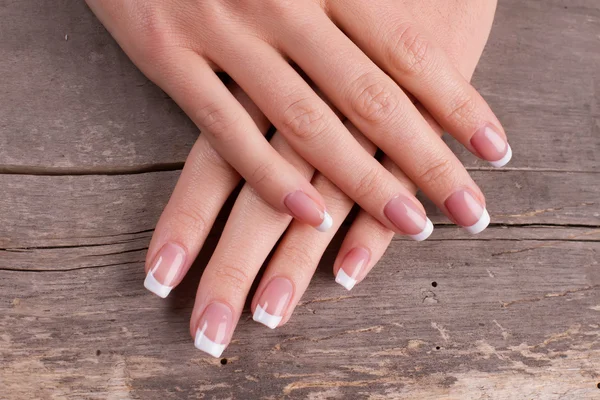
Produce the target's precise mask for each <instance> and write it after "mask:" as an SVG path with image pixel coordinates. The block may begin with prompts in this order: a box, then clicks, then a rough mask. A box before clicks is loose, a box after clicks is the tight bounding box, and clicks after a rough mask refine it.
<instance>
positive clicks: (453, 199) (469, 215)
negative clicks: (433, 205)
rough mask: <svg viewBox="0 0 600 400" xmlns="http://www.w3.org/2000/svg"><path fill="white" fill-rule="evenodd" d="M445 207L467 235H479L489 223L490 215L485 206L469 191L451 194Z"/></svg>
mask: <svg viewBox="0 0 600 400" xmlns="http://www.w3.org/2000/svg"><path fill="white" fill-rule="evenodd" d="M445 205H446V208H447V209H448V212H449V213H450V214H451V215H452V217H454V219H455V221H456V223H457V224H459V225H460V226H462V227H463V228H465V229H466V230H467V232H469V233H472V234H476V233H479V232H481V231H483V230H484V229H485V228H487V226H488V225H489V223H490V214H488V212H487V210H486V209H485V206H484V205H483V204H481V202H480V201H479V200H478V199H477V198H476V197H475V196H474V195H473V194H472V193H471V192H470V191H469V190H460V191H458V192H456V193H454V194H452V195H451V196H450V197H449V198H448V199H447V200H446V202H445Z"/></svg>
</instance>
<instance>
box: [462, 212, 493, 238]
mask: <svg viewBox="0 0 600 400" xmlns="http://www.w3.org/2000/svg"><path fill="white" fill-rule="evenodd" d="M489 224H490V214H489V213H488V212H487V210H486V209H485V208H484V209H483V214H481V217H480V218H479V221H477V222H476V223H475V224H474V225H471V226H465V227H464V228H465V229H466V230H467V232H469V233H472V234H474V235H475V234H477V233H479V232H482V231H483V230H484V229H485V228H487V226H488V225H489Z"/></svg>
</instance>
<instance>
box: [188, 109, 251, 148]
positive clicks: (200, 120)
mask: <svg viewBox="0 0 600 400" xmlns="http://www.w3.org/2000/svg"><path fill="white" fill-rule="evenodd" d="M194 119H195V121H196V123H197V124H198V127H199V128H200V129H201V130H203V131H205V132H206V133H208V134H210V135H211V136H212V137H214V138H215V139H217V140H219V141H220V142H230V141H231V140H234V139H235V137H236V135H235V130H234V129H233V128H234V127H235V125H236V123H237V122H238V121H239V119H240V117H239V116H238V115H236V113H235V112H232V111H231V110H227V109H225V108H224V107H222V106H221V105H219V104H216V103H208V104H206V105H204V106H202V107H200V108H199V109H198V110H196V112H195V118H194Z"/></svg>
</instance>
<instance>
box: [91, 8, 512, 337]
mask: <svg viewBox="0 0 600 400" xmlns="http://www.w3.org/2000/svg"><path fill="white" fill-rule="evenodd" d="M163 3H164V4H166V3H165V2H160V1H144V2H142V1H131V2H120V1H101V0H88V4H89V5H90V6H91V8H92V9H93V10H94V12H95V13H96V14H97V15H98V17H99V18H100V19H101V20H102V22H103V23H104V24H105V25H106V26H107V28H108V29H109V30H110V31H111V33H112V34H113V36H115V38H116V39H117V41H119V43H120V44H121V46H122V47H123V48H124V50H125V51H126V52H127V53H128V54H129V56H130V57H131V58H132V60H133V61H134V62H135V63H136V64H137V65H138V66H139V67H140V69H142V71H143V72H144V73H145V74H146V75H147V76H149V77H150V78H151V79H152V80H153V81H155V82H156V83H157V84H159V85H160V86H161V87H162V88H163V89H164V90H165V91H167V92H168V93H169V94H170V95H171V96H172V97H173V98H174V99H175V100H176V101H177V102H178V103H179V104H180V105H181V106H182V108H183V109H184V110H185V111H186V112H187V113H188V115H189V116H190V117H191V118H192V119H193V120H194V122H196V124H197V125H198V126H199V127H200V128H201V129H202V131H203V133H204V134H203V135H201V136H200V138H199V140H198V142H197V143H196V145H195V146H194V148H193V150H192V152H191V154H190V156H189V157H188V161H187V162H186V166H185V168H184V170H183V172H182V175H181V178H180V180H179V182H178V184H177V187H176V189H175V191H174V193H173V196H172V198H171V200H170V201H169V204H168V205H167V207H166V208H165V211H164V213H163V215H162V216H161V219H160V221H159V223H158V225H157V228H156V231H155V234H154V237H153V239H152V242H151V245H150V248H149V251H148V257H147V265H146V270H147V272H148V271H150V270H151V269H152V268H153V266H155V264H156V260H157V258H160V255H161V249H163V248H164V246H165V245H168V244H174V245H175V246H176V248H177V249H178V251H181V254H182V258H179V259H178V260H179V261H180V262H179V263H178V264H177V268H176V271H175V272H170V274H171V276H170V277H169V279H170V280H169V282H168V285H169V286H171V287H174V286H176V285H177V284H178V283H179V282H181V280H182V279H183V277H184V275H185V273H186V272H187V270H188V269H189V267H190V265H191V263H192V262H193V260H194V259H195V257H196V256H197V254H198V252H199V251H200V248H201V247H202V245H203V243H204V241H205V239H206V237H207V235H208V232H209V231H210V228H211V227H212V224H213V223H214V220H215V218H216V215H217V213H218V212H219V211H220V209H221V207H222V205H223V203H224V202H225V200H226V199H227V197H228V196H229V195H230V193H231V192H232V190H233V189H234V188H235V186H236V185H237V183H238V182H239V179H240V175H241V177H243V178H245V179H246V184H245V186H244V188H243V189H242V191H241V193H240V195H239V196H238V198H237V201H236V204H235V206H234V208H233V210H232V212H231V214H230V216H229V219H228V222H227V225H226V227H225V229H224V231H223V234H222V236H221V239H220V241H219V244H218V246H217V249H216V250H215V253H214V254H213V256H212V258H211V260H210V262H209V264H208V265H207V267H206V270H205V272H204V274H203V276H202V279H201V282H200V285H199V288H198V293H197V297H196V303H195V307H194V311H193V314H192V318H191V325H190V328H191V333H192V336H197V332H198V329H200V327H199V326H198V325H199V323H200V321H201V320H202V315H203V313H204V312H205V311H206V309H207V307H208V306H209V305H211V304H213V303H215V302H217V303H219V304H223V305H225V306H226V308H228V309H230V311H231V316H230V321H228V322H227V324H228V325H229V326H228V327H227V329H226V330H225V331H224V333H223V332H222V333H223V334H222V335H221V337H220V339H219V340H217V341H218V342H223V343H224V344H226V343H228V342H229V340H230V339H231V335H232V333H233V327H234V326H235V324H236V323H237V320H238V319H239V316H240V314H241V311H242V308H243V306H244V302H245V299H246V297H247V296H248V293H249V290H250V287H251V285H252V282H253V281H254V278H255V276H256V274H257V272H258V270H259V269H260V267H261V265H262V264H263V262H264V260H265V259H266V257H267V255H268V254H269V252H270V251H271V250H272V249H273V247H274V246H275V244H276V241H277V240H278V239H279V238H280V237H281V235H282V234H283V233H284V231H285V230H286V228H287V229H288V230H287V232H285V235H284V238H283V241H282V242H281V243H280V244H279V246H278V248H277V250H276V251H275V254H274V257H273V258H272V260H271V261H270V263H269V265H268V266H267V269H266V271H265V274H264V276H263V278H262V280H261V282H260V284H259V286H258V289H257V291H256V295H255V296H254V298H253V302H252V311H253V312H254V311H255V310H256V307H257V305H259V300H260V296H261V294H262V293H264V291H265V288H266V287H267V286H268V284H269V282H272V281H273V279H275V278H282V279H285V280H286V281H288V282H290V284H291V288H292V290H291V295H290V296H289V298H287V299H286V301H285V302H284V303H285V304H283V305H282V306H281V307H279V310H278V311H277V312H278V313H279V314H281V315H280V316H281V317H282V318H281V320H280V321H279V322H277V325H282V324H284V323H285V322H287V320H288V319H289V318H290V316H291V314H292V312H293V309H294V307H295V305H296V304H297V303H298V301H299V299H300V297H301V296H302V294H303V292H304V291H305V289H306V287H307V285H308V283H309V280H310V278H311V276H312V274H313V272H314V270H315V268H316V266H317V264H318V261H319V260H320V258H321V255H322V253H323V251H324V250H325V248H326V246H327V245H328V243H329V241H330V240H331V238H332V237H333V235H334V234H335V231H337V229H338V228H339V226H340V225H341V222H342V221H343V220H344V219H345V217H346V216H347V215H348V213H349V211H350V209H351V208H352V206H353V204H354V202H357V203H358V204H359V205H360V206H361V208H362V211H361V212H360V213H359V215H358V217H357V218H356V220H355V221H354V223H353V224H352V226H351V228H350V230H349V232H348V234H347V236H346V238H345V240H344V243H343V245H342V247H341V249H340V252H339V255H338V258H337V259H336V262H335V264H334V274H337V273H338V271H339V269H340V268H341V265H342V264H343V263H344V259H345V258H346V256H348V254H350V253H352V254H355V253H353V250H355V249H360V250H361V251H362V250H364V251H365V252H366V254H367V255H368V258H367V260H365V262H364V263H363V264H361V265H360V268H359V270H358V271H357V272H356V274H355V275H353V276H352V278H353V279H354V280H355V281H356V282H360V281H361V280H362V279H364V278H365V276H366V274H367V273H368V272H369V271H370V269H371V268H372V267H373V266H374V265H375V264H376V262H377V261H378V260H379V258H380V257H381V256H382V255H383V252H384V251H385V249H386V248H387V246H388V244H389V242H390V240H391V238H392V236H393V234H394V232H396V233H405V234H407V233H408V234H411V232H403V231H402V229H399V226H398V224H395V223H394V221H392V220H391V218H390V217H389V213H386V210H387V209H386V205H387V204H388V203H389V202H390V201H391V200H392V199H394V198H396V197H398V196H401V198H402V199H408V200H407V201H410V202H412V205H411V206H410V207H415V209H416V210H417V211H416V212H419V211H418V210H420V211H421V212H423V213H424V210H423V208H422V206H421V205H420V203H419V202H418V200H416V198H415V197H414V193H415V192H416V190H417V188H419V189H421V190H422V191H423V192H424V193H425V194H426V195H427V196H428V197H429V198H430V199H431V200H432V201H433V202H435V203H436V204H437V205H438V207H439V208H440V209H441V210H442V211H444V212H445V213H447V215H448V216H449V217H450V218H451V219H452V220H453V221H455V222H460V221H457V219H458V218H457V216H456V215H453V214H452V212H451V211H452V210H449V209H448V208H447V207H446V204H448V203H447V202H446V201H447V199H448V198H449V197H450V196H451V195H452V194H453V193H456V192H457V191H460V190H463V191H464V190H467V191H468V192H469V193H471V194H472V197H473V198H474V199H475V200H476V201H478V202H479V203H480V204H482V205H483V207H485V199H484V197H483V194H482V193H481V192H480V190H479V189H478V187H477V185H476V184H475V183H474V182H473V181H472V180H471V178H470V177H469V175H468V173H467V172H466V170H465V169H464V167H463V166H462V165H461V164H460V162H459V161H458V160H457V159H456V157H455V156H454V154H453V153H452V152H451V151H450V150H449V149H448V148H447V147H446V145H445V144H444V143H443V142H442V141H441V140H440V139H439V136H440V135H441V133H442V132H443V131H447V132H449V133H450V134H452V135H453V136H454V137H455V138H456V139H457V140H458V141H459V142H461V143H462V144H463V145H465V146H466V147H467V148H468V149H469V150H471V151H472V152H473V153H474V154H475V155H477V156H479V157H482V158H486V156H489V155H490V154H492V153H493V152H489V151H487V150H486V149H485V148H483V151H482V149H481V148H476V147H477V146H478V144H477V143H480V142H476V141H473V137H474V135H475V134H476V133H477V132H479V131H481V129H483V128H485V127H489V126H492V127H493V129H494V132H495V133H497V134H498V137H500V138H501V139H502V140H504V141H505V140H506V136H505V134H504V132H503V130H502V127H501V125H500V123H499V122H498V120H497V119H496V118H495V116H494V115H493V113H492V111H491V110H490V109H489V107H488V106H487V104H486V103H485V101H484V100H483V99H482V98H481V96H479V94H478V93H477V92H476V91H475V90H474V89H473V88H472V87H471V86H470V84H469V83H468V82H469V79H470V76H471V74H472V72H473V70H474V68H475V65H476V64H477V61H478V59H479V57H480V55H481V51H482V50H483V46H484V44H485V41H486V40H487V35H488V33H489V29H490V27H491V22H492V19H493V13H494V10H495V2H494V1H485V2H482V1H448V0H426V1H425V0H401V1H391V0H390V1H388V0H378V1H373V2H366V1H353V0H350V1H343V2H342V1H341V0H340V1H327V2H314V1H309V0H305V1H296V2H289V1H282V0H280V1H275V0H273V1H267V2H254V1H225V0H221V1H217V0H212V1H195V2H194V1H189V0H186V1H184V0H180V1H177V2H169V3H168V4H169V6H168V7H166V6H163ZM332 20H333V21H335V24H334V23H333V22H332ZM338 27H340V28H341V29H343V30H344V32H345V34H346V35H347V36H345V35H344V34H343V33H342V32H341V30H340V28H338ZM290 59H291V60H292V61H293V62H294V63H295V64H297V65H298V67H299V68H300V69H302V70H303V72H304V73H305V74H306V75H307V76H308V77H309V78H310V79H311V80H312V82H313V85H312V86H310V85H309V84H307V83H306V82H305V81H304V80H303V79H302V77H301V76H300V75H299V74H298V73H297V72H296V71H295V70H294V69H293V68H292V67H290V66H289V64H288V60H290ZM217 66H218V67H217ZM213 70H224V71H226V72H227V73H228V74H229V75H230V76H231V77H232V78H233V79H234V80H235V81H236V83H238V84H239V85H240V86H241V87H242V88H243V90H244V92H246V93H247V94H248V96H246V94H245V93H243V92H242V90H240V88H239V87H237V86H232V87H231V91H229V90H228V89H227V88H226V87H225V86H224V85H223V84H222V83H221V82H220V80H219V79H218V78H217V77H216V75H215V74H214V72H213ZM400 87H402V88H403V89H404V90H405V91H406V93H409V94H410V96H411V97H410V98H409V97H408V96H407V95H406V94H405V92H404V91H403V90H402V89H400ZM313 88H314V89H313ZM317 93H322V94H323V95H324V96H326V97H327V98H328V99H329V100H330V101H331V105H329V103H327V102H325V101H323V100H321V98H320V97H319V95H318V94H317ZM413 97H414V98H416V100H417V101H418V105H417V106H415V105H413V103H412V102H411V99H412V98H413ZM336 109H338V110H340V112H339V114H338V115H341V117H342V120H340V119H339V118H338V116H336V112H337V110H336ZM265 115H266V117H265ZM268 121H271V122H272V123H273V124H274V125H275V127H276V128H277V133H276V134H275V136H274V137H273V138H272V139H271V141H270V143H269V142H268V141H266V140H265V139H264V136H263V134H264V133H265V132H266V130H267V129H268V127H269V122H268ZM398 143H402V146H399V145H398ZM474 144H475V145H474ZM378 147H379V148H381V149H382V150H383V151H384V152H385V153H386V156H385V157H384V158H383V160H382V162H381V163H379V162H377V161H376V160H375V159H374V158H373V157H372V155H373V154H374V152H375V150H376V149H377V148H378ZM484 153H485V154H484ZM492 156H493V154H492ZM494 157H495V156H494ZM487 159H488V161H496V160H494V159H490V157H487ZM297 191H301V192H302V193H304V194H306V195H307V196H308V197H309V198H310V200H311V201H313V202H314V204H316V208H317V209H318V210H320V211H325V210H326V211H327V213H328V214H329V215H330V216H331V217H332V219H333V226H332V229H329V230H328V231H327V232H325V233H321V232H318V231H316V230H314V229H312V228H311V226H310V225H312V226H318V225H320V224H321V223H322V220H319V219H318V218H313V219H311V217H314V215H310V213H305V214H303V215H295V213H294V212H293V210H290V207H289V206H288V203H287V202H286V199H287V197H286V196H289V195H290V193H296V192H297ZM291 215H293V216H294V217H296V220H295V221H293V222H292V216H291ZM316 215H318V216H320V218H323V215H324V214H323V213H322V212H321V213H317V214H316ZM462 225H465V224H462ZM288 226H289V228H288ZM181 260H183V261H181ZM163 278H164V276H163ZM161 283H164V282H161Z"/></svg>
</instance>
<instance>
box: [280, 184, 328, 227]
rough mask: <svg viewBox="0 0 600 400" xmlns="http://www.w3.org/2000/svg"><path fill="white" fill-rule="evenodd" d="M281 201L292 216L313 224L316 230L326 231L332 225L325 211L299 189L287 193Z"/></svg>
mask: <svg viewBox="0 0 600 400" xmlns="http://www.w3.org/2000/svg"><path fill="white" fill-rule="evenodd" d="M283 203H284V204H285V206H286V207H287V208H288V210H289V211H290V213H291V214H292V216H293V217H294V218H296V219H298V220H300V221H302V222H305V223H307V224H309V225H312V226H314V227H315V228H316V229H317V230H318V231H321V232H326V231H327V230H329V228H331V226H332V225H333V221H332V219H331V216H330V215H329V214H328V213H327V211H325V210H324V209H323V208H322V207H321V206H319V205H318V204H317V203H316V202H315V201H314V200H313V199H311V198H310V196H308V195H307V194H306V193H304V192H303V191H301V190H297V191H295V192H294V193H290V194H289V195H287V197H286V198H285V200H284V201H283Z"/></svg>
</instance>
